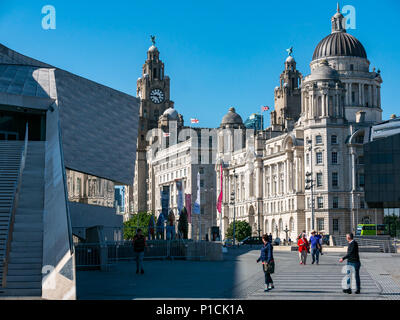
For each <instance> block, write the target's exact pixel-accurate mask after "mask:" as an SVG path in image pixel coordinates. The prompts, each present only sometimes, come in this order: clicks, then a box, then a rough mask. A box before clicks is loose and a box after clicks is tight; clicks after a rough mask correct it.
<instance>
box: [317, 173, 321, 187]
mask: <svg viewBox="0 0 400 320" xmlns="http://www.w3.org/2000/svg"><path fill="white" fill-rule="evenodd" d="M317 187H322V173H321V172H318V173H317Z"/></svg>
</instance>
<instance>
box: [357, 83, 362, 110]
mask: <svg viewBox="0 0 400 320" xmlns="http://www.w3.org/2000/svg"><path fill="white" fill-rule="evenodd" d="M361 87H362V83H358V105H361V106H362V105H363V101H362V92H361V90H362V88H361Z"/></svg>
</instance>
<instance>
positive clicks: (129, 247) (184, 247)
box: [75, 239, 207, 268]
mask: <svg viewBox="0 0 400 320" xmlns="http://www.w3.org/2000/svg"><path fill="white" fill-rule="evenodd" d="M103 254H105V255H106V257H102V255H103ZM206 255H207V242H206V241H191V240H187V241H185V242H184V241H182V239H178V240H148V241H146V247H145V251H144V258H145V259H202V258H205V257H206ZM133 259H135V252H134V250H133V244H132V240H124V241H110V242H105V243H77V244H75V261H76V262H75V263H76V267H79V268H87V267H100V266H101V264H102V261H103V263H105V264H106V265H108V266H109V265H112V264H114V263H117V262H118V261H124V260H133Z"/></svg>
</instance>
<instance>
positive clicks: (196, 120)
mask: <svg viewBox="0 0 400 320" xmlns="http://www.w3.org/2000/svg"><path fill="white" fill-rule="evenodd" d="M190 123H199V119H196V118H191V119H190Z"/></svg>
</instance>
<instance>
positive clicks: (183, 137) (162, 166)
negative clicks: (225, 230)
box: [147, 109, 216, 239]
mask: <svg viewBox="0 0 400 320" xmlns="http://www.w3.org/2000/svg"><path fill="white" fill-rule="evenodd" d="M175 112H176V111H175ZM165 118H167V120H166V122H165V121H161V120H162V119H165ZM161 128H162V129H161ZM209 130H210V129H208V128H203V129H201V128H196V129H194V128H189V127H184V126H183V122H182V118H181V117H180V115H178V114H177V112H176V114H175V113H173V114H172V112H171V111H170V109H167V110H166V112H165V113H164V114H163V115H162V116H161V117H160V122H159V131H157V133H159V134H158V135H157V137H158V139H159V140H158V141H160V142H161V143H160V145H159V146H158V148H157V150H154V149H153V148H151V147H149V148H148V152H147V159H148V168H149V183H148V189H147V190H148V203H147V206H148V210H149V212H152V213H153V214H156V216H157V217H158V215H159V214H160V212H161V200H160V198H161V197H160V194H161V191H162V190H163V188H165V187H166V188H169V191H170V200H169V207H170V209H171V210H173V212H174V214H175V217H176V219H175V221H176V230H177V223H178V222H177V221H178V217H179V215H178V191H177V189H176V181H177V180H181V181H182V187H183V196H185V194H190V195H191V197H192V198H191V202H192V204H194V202H195V201H196V197H197V173H200V196H201V199H200V204H201V206H200V212H201V213H200V214H194V213H193V210H192V222H191V223H189V238H191V239H199V237H200V236H201V239H205V238H206V234H208V237H209V239H210V237H211V234H210V232H211V231H210V228H211V227H212V226H215V225H216V224H215V220H216V209H215V202H216V199H215V190H216V187H215V182H216V179H215V167H214V162H213V159H215V150H214V149H213V145H212V144H211V145H210V144H209V141H208V140H209V139H212V136H211V138H209V136H208V135H207V134H204V137H205V139H206V140H207V141H206V144H203V143H202V141H201V139H202V138H203V136H201V132H202V131H203V132H204V131H205V132H207V133H209ZM174 132H176V133H177V134H174ZM164 133H169V134H170V136H169V137H163V134H164ZM175 137H176V138H175ZM211 141H212V140H211ZM153 143H154V141H151V145H152V146H153V147H154V144H153ZM215 144H216V143H215ZM184 199H185V198H183V200H184ZM183 204H184V206H186V204H185V203H183Z"/></svg>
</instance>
